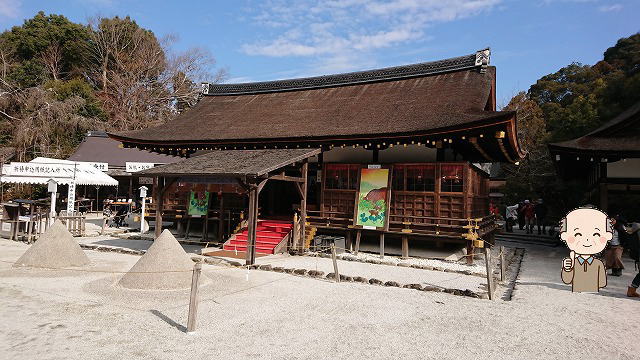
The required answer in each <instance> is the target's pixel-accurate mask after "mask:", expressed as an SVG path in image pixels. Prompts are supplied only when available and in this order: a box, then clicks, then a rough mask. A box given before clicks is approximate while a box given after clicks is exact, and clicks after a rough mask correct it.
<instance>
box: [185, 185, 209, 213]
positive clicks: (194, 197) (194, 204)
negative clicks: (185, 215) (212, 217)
mask: <svg viewBox="0 0 640 360" xmlns="http://www.w3.org/2000/svg"><path fill="white" fill-rule="evenodd" d="M208 209H209V192H208V191H192V192H191V196H190V197H189V215H191V216H202V215H206V214H207V210H208Z"/></svg>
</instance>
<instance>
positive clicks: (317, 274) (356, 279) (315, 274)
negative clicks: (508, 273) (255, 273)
mask: <svg viewBox="0 0 640 360" xmlns="http://www.w3.org/2000/svg"><path fill="white" fill-rule="evenodd" d="M204 262H205V263H207V264H215V265H226V266H230V267H237V268H249V269H251V270H262V271H272V272H277V273H286V274H291V275H298V276H303V277H308V278H313V279H324V280H330V281H334V280H335V277H336V274H335V273H329V274H327V275H325V274H324V272H323V271H318V270H308V269H298V268H284V267H280V266H275V267H274V266H271V265H270V264H261V265H258V264H254V265H249V266H246V265H242V264H241V263H239V262H237V261H228V260H224V259H217V258H212V257H207V256H204ZM340 282H348V283H360V284H366V285H372V286H386V287H397V288H404V289H413V290H419V291H432V292H444V293H447V294H452V295H458V296H466V297H470V298H475V299H488V295H487V294H483V293H478V292H475V291H472V290H468V289H467V290H460V289H450V288H442V287H437V286H431V285H426V286H422V285H420V284H400V283H398V282H396V281H386V282H384V281H382V280H380V279H376V278H371V279H367V278H365V277H362V276H348V275H342V274H340Z"/></svg>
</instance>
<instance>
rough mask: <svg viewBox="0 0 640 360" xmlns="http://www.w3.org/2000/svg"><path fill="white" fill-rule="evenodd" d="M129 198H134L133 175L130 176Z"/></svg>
mask: <svg viewBox="0 0 640 360" xmlns="http://www.w3.org/2000/svg"><path fill="white" fill-rule="evenodd" d="M129 199H132V200H133V176H130V177H129Z"/></svg>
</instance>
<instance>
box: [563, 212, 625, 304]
mask: <svg viewBox="0 0 640 360" xmlns="http://www.w3.org/2000/svg"><path fill="white" fill-rule="evenodd" d="M560 227H561V232H560V238H561V239H562V240H563V241H564V242H565V243H566V244H567V247H568V248H569V250H571V252H570V255H569V257H568V258H564V260H563V261H562V282H564V283H565V284H571V290H572V291H573V292H597V291H599V290H600V288H603V287H605V286H607V271H606V269H605V267H604V264H603V263H602V261H600V260H599V259H596V258H595V257H594V255H595V254H598V253H600V252H602V250H604V248H605V247H606V246H607V242H608V241H609V240H611V238H612V237H613V232H612V230H611V224H610V223H609V219H608V216H607V214H605V213H604V212H602V211H600V210H598V209H594V208H586V207H583V208H578V209H575V210H573V211H571V212H570V213H568V214H567V216H565V217H564V218H563V219H562V220H561V223H560Z"/></svg>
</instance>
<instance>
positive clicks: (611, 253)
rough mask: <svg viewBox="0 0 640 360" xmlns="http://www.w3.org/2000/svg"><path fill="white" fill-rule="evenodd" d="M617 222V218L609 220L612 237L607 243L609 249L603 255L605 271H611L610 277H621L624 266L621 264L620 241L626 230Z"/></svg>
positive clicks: (618, 218) (621, 250) (621, 248)
mask: <svg viewBox="0 0 640 360" xmlns="http://www.w3.org/2000/svg"><path fill="white" fill-rule="evenodd" d="M619 220H620V217H619V216H616V217H613V218H611V219H610V221H611V230H612V232H613V236H612V237H611V241H610V242H609V247H608V248H607V250H605V253H604V258H605V262H606V263H605V266H606V267H607V269H611V275H613V276H621V275H622V269H624V264H623V263H622V252H623V251H624V248H623V247H622V244H621V242H620V239H621V237H622V236H623V234H624V233H626V229H625V228H624V225H623V223H622V222H620V221H619Z"/></svg>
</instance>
